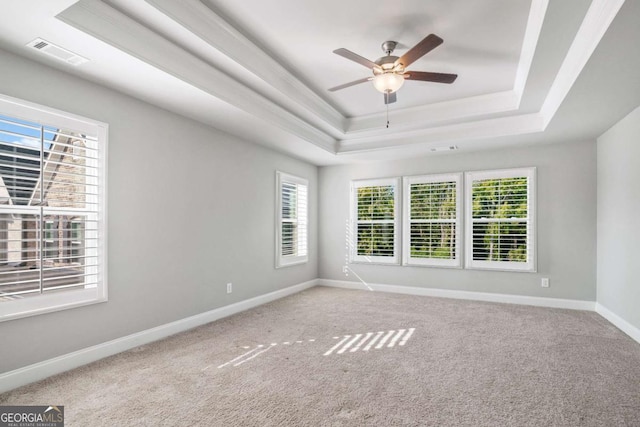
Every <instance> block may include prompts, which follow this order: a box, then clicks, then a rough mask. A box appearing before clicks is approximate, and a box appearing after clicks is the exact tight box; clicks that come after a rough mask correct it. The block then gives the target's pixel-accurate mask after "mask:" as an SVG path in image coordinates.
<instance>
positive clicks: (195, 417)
mask: <svg viewBox="0 0 640 427" xmlns="http://www.w3.org/2000/svg"><path fill="white" fill-rule="evenodd" d="M9 404H23V405H26V404H38V405H44V404H46V405H49V404H61V405H64V406H65V417H66V425H67V426H145V425H148V426H195V425H198V426H607V427H609V426H640V344H638V343H636V342H634V341H633V340H632V339H631V338H629V337H627V336H626V335H625V334H623V333H622V332H620V331H619V330H618V329H616V328H615V327H614V326H613V325H611V324H610V323H608V322H607V321H606V320H605V319H603V318H602V317H600V316H599V315H597V314H595V313H591V312H582V311H572V310H559V309H547V308H537V307H526V306H518V305H509V304H494V303H483V302H472V301H461V300H449V299H439V298H428V297H416V296H408V295H395V294H385V293H375V292H368V291H350V290H343V289H331V288H325V287H316V288H313V289H310V290H307V291H305V292H302V293H300V294H296V295H293V296H291V297H288V298H285V299H282V300H279V301H276V302H273V303H270V304H267V305H264V306H261V307H258V308H256V309H253V310H250V311H247V312H244V313H240V314H238V315H235V316H232V317H229V318H226V319H223V320H221V321H218V322H215V323H212V324H209V325H205V326H202V327H199V328H197V329H194V330H191V331H188V332H185V333H182V334H179V335H176V336H174V337H171V338H168V339H165V340H163V341H159V342H156V343H153V344H150V345H147V346H143V347H139V348H136V349H133V350H130V351H128V352H125V353H122V354H119V355H116V356H113V357H110V358H107V359H104V360H101V361H99V362H96V363H93V364H90V365H87V366H85V367H82V368H79V369H76V370H74V371H71V372H68V373H65V374H61V375H58V376H55V377H52V378H49V379H47V380H44V381H41V382H39V383H36V384H32V385H29V386H26V387H23V388H20V389H17V390H14V391H12V392H9V393H5V394H3V395H0V405H9Z"/></svg>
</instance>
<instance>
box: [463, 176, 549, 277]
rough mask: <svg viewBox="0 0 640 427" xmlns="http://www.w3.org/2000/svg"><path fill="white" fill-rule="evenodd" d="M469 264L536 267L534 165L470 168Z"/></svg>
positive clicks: (520, 268) (500, 267)
mask: <svg viewBox="0 0 640 427" xmlns="http://www.w3.org/2000/svg"><path fill="white" fill-rule="evenodd" d="M466 191H467V197H466V199H467V218H466V219H467V227H466V235H467V247H466V250H467V254H466V265H467V267H468V268H480V269H494V270H515V271H535V270H536V260H535V168H523V169H510V170H500V171H483V172H468V173H467V174H466Z"/></svg>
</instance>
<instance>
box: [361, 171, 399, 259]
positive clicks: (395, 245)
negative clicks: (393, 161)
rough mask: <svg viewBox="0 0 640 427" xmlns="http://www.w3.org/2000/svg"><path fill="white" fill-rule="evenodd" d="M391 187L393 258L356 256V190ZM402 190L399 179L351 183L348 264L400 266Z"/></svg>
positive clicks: (365, 180)
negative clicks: (392, 198) (392, 190)
mask: <svg viewBox="0 0 640 427" xmlns="http://www.w3.org/2000/svg"><path fill="white" fill-rule="evenodd" d="M388 185H393V186H394V188H395V192H394V201H393V203H394V218H393V224H394V232H393V257H382V256H366V255H358V254H357V250H358V196H357V194H358V192H357V189H358V188H361V187H378V186H380V187H381V186H388ZM401 191H402V188H401V186H400V178H399V177H393V178H376V179H361V180H354V181H351V194H350V197H351V208H350V211H351V218H350V221H349V224H350V227H351V230H349V231H350V232H349V233H348V236H349V248H350V250H349V262H350V263H353V264H379V265H401V257H400V251H401V245H400V239H401V237H402V233H401V230H400V227H401V221H400V212H401V208H402V206H401V204H400V201H401V199H400V193H401Z"/></svg>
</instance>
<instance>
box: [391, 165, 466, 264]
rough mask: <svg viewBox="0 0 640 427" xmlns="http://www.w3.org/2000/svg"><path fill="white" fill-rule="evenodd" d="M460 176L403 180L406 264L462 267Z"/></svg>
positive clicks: (428, 176)
mask: <svg viewBox="0 0 640 427" xmlns="http://www.w3.org/2000/svg"><path fill="white" fill-rule="evenodd" d="M461 181H462V179H461V174H459V173H458V174H447V175H425V176H412V177H405V178H404V191H403V194H404V227H403V229H404V236H403V251H402V252H403V263H404V264H405V265H422V266H433V267H461V256H460V252H461V251H460V246H461V245H460V234H461V233H460V216H461V215H460V206H461V200H460V197H461V196H460V186H461Z"/></svg>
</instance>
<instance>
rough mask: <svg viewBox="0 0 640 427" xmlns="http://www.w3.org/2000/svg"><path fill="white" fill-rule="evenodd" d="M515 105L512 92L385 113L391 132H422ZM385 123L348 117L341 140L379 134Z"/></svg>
mask: <svg viewBox="0 0 640 427" xmlns="http://www.w3.org/2000/svg"><path fill="white" fill-rule="evenodd" d="M519 103H520V98H519V97H518V96H517V94H516V93H515V92H514V91H504V92H496V93H490V94H487V95H478V96H474V97H469V98H464V99H454V100H451V101H445V102H438V103H436V104H429V105H426V106H422V107H414V108H406V109H403V110H400V111H393V112H389V121H390V122H391V123H392V124H393V132H394V133H396V131H398V130H408V129H416V128H422V129H425V128H429V127H432V126H433V125H436V124H438V123H442V122H446V121H451V120H463V119H466V118H471V117H476V116H480V115H485V114H494V113H503V112H507V111H513V110H516V109H517V108H518V105H519ZM386 122H387V118H386V115H385V114H384V113H380V114H371V115H368V116H362V117H354V118H351V119H349V121H348V125H347V131H346V134H345V138H344V139H343V140H342V141H344V140H349V139H353V138H357V137H360V136H361V135H362V134H366V133H367V132H371V131H378V132H379V131H380V128H382V127H384V125H385V124H386Z"/></svg>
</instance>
